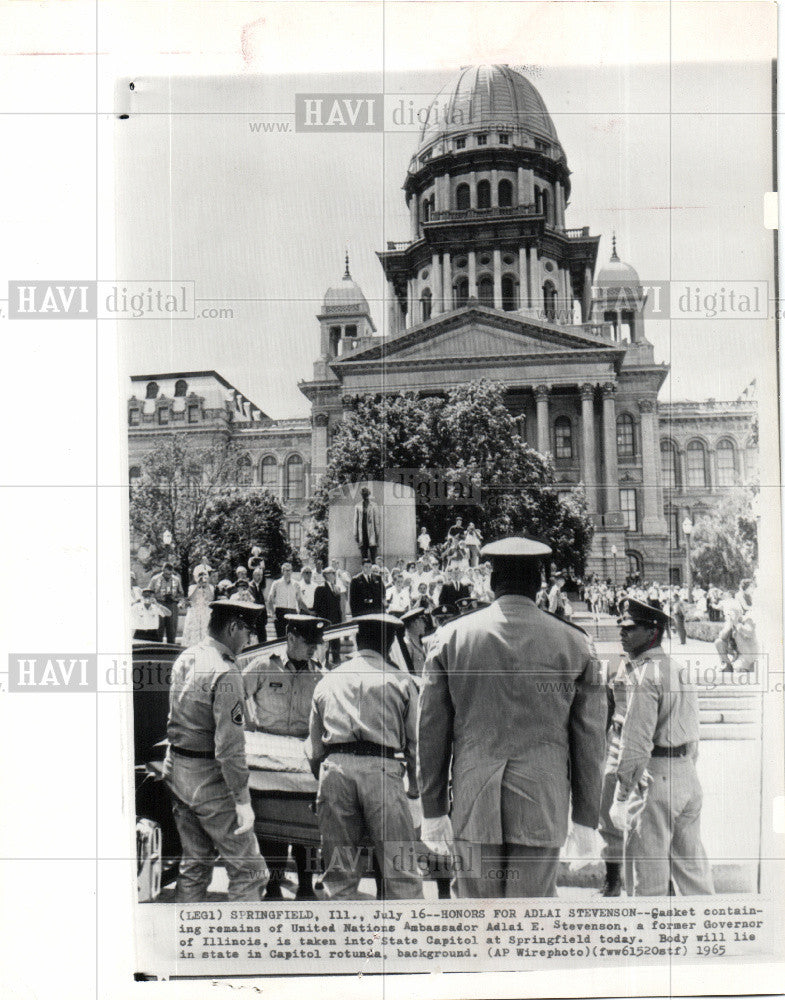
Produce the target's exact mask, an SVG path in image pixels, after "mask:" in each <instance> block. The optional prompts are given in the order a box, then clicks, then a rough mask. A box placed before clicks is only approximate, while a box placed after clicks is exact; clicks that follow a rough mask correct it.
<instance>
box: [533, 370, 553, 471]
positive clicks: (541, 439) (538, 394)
mask: <svg viewBox="0 0 785 1000" xmlns="http://www.w3.org/2000/svg"><path fill="white" fill-rule="evenodd" d="M550 391H551V390H550V386H548V385H536V386H535V387H534V396H535V399H536V400H537V451H539V452H541V453H542V454H543V455H544V454H545V453H546V452H549V451H550V450H551V424H550V416H549V414H548V396H549V394H550Z"/></svg>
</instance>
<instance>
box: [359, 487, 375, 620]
mask: <svg viewBox="0 0 785 1000" xmlns="http://www.w3.org/2000/svg"><path fill="white" fill-rule="evenodd" d="M360 495H361V496H362V500H361V501H360V502H359V503H358V504H357V506H356V507H355V508H354V538H355V541H356V542H357V544H358V545H359V546H360V554H361V555H362V558H363V561H365V559H366V558H367V557H368V556H370V557H371V562H373V561H374V559H376V550H377V549H378V547H379V536H380V535H381V518H380V516H379V507H378V505H377V503H376V501H375V500H373V499H372V497H371V491H370V490H369V489H368V487H367V486H363V488H362V489H361V490H360ZM355 613H356V612H354V611H353V612H352V614H355Z"/></svg>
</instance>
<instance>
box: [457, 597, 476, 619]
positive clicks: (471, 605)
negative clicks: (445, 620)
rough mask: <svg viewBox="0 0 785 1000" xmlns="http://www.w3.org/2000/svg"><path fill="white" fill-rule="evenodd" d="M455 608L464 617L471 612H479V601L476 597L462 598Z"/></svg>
mask: <svg viewBox="0 0 785 1000" xmlns="http://www.w3.org/2000/svg"><path fill="white" fill-rule="evenodd" d="M455 606H456V607H457V608H458V611H459V612H460V613H461V614H462V615H467V614H468V613H469V612H470V611H476V610H477V600H476V598H474V597H462V598H461V599H460V601H456V602H455Z"/></svg>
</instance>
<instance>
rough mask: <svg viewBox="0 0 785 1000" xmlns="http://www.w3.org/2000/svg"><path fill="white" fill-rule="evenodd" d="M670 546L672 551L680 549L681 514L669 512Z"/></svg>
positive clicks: (676, 511) (673, 511) (674, 511)
mask: <svg viewBox="0 0 785 1000" xmlns="http://www.w3.org/2000/svg"><path fill="white" fill-rule="evenodd" d="M668 544H669V546H670V547H671V548H672V549H677V548H678V547H679V512H678V510H669V511H668Z"/></svg>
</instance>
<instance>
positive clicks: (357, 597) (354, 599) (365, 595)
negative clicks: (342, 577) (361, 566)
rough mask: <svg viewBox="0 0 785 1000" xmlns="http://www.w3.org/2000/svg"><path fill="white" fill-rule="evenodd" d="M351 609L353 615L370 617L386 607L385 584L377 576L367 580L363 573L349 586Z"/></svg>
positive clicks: (353, 578)
mask: <svg viewBox="0 0 785 1000" xmlns="http://www.w3.org/2000/svg"><path fill="white" fill-rule="evenodd" d="M349 607H350V609H351V612H352V614H353V615H369V614H372V613H373V612H375V611H381V610H382V608H383V607H384V584H383V583H382V581H381V579H380V578H379V577H377V576H371V577H370V578H368V579H366V578H365V577H364V576H363V575H362V573H358V574H357V576H353V577H352V582H351V583H350V584H349Z"/></svg>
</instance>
